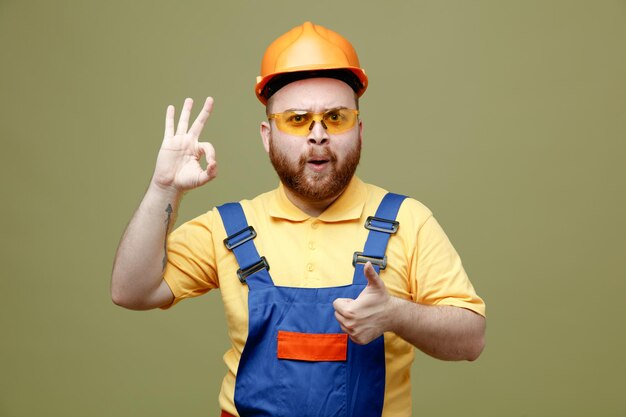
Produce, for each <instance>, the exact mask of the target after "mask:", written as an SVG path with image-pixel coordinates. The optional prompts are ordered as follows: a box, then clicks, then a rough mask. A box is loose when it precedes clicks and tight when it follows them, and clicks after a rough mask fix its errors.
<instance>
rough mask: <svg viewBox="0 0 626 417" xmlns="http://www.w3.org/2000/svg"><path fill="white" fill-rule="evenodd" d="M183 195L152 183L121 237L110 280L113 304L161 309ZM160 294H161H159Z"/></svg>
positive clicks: (133, 307) (135, 307) (134, 307)
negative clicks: (173, 230)
mask: <svg viewBox="0 0 626 417" xmlns="http://www.w3.org/2000/svg"><path fill="white" fill-rule="evenodd" d="M181 196H182V195H181V193H180V192H179V191H176V190H175V189H173V188H167V187H159V186H157V185H155V184H154V183H153V182H152V183H151V184H150V186H149V187H148V190H147V191H146V195H145V196H144V198H143V200H142V201H141V204H140V205H139V207H138V208H137V210H136V211H135V213H134V215H133V217H132V219H131V221H130V223H129V224H128V226H127V227H126V231H125V232H124V235H123V236H122V239H121V241H120V244H119V247H118V249H117V253H116V255H115V261H114V264H113V273H112V278H111V296H112V298H113V301H114V302H115V303H116V304H118V305H121V306H123V307H127V308H132V309H145V308H154V307H158V305H153V304H155V298H156V304H159V303H160V302H162V301H163V300H162V299H163V297H164V294H163V291H162V290H163V289H161V291H159V287H160V286H162V285H163V279H162V277H163V272H164V271H165V266H166V264H167V248H166V240H167V235H168V233H169V231H170V230H171V228H172V227H173V225H174V223H175V215H176V213H177V211H178V204H179V202H180V199H181ZM158 292H161V294H157V293H158Z"/></svg>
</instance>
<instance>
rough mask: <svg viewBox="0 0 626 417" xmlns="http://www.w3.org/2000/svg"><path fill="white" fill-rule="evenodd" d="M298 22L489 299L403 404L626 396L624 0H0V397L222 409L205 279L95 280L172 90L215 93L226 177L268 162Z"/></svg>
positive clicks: (372, 173) (221, 332) (57, 406)
mask: <svg viewBox="0 0 626 417" xmlns="http://www.w3.org/2000/svg"><path fill="white" fill-rule="evenodd" d="M305 20H312V21H313V22H315V23H318V24H321V25H324V26H327V27H329V28H331V29H334V30H336V31H338V32H340V33H342V34H343V35H344V36H346V37H347V38H348V39H350V40H351V41H352V43H353V44H354V46H355V47H356V48H357V50H358V52H359V56H360V59H361V63H362V65H363V67H364V68H366V70H367V73H368V75H369V76H370V83H371V84H370V88H369V89H368V91H367V93H366V94H365V96H364V97H363V100H362V101H361V109H362V118H363V120H364V126H365V134H364V149H363V152H364V154H363V158H362V162H361V165H360V167H359V175H360V176H361V177H362V178H363V179H364V180H366V181H368V182H373V183H376V184H379V185H381V186H384V187H386V188H388V189H390V190H393V191H396V192H401V193H406V194H409V195H411V196H413V197H415V198H417V199H419V200H421V201H422V202H423V203H425V204H426V205H427V206H429V207H430V208H431V209H432V210H433V211H434V213H435V215H436V216H437V218H438V219H439V221H440V222H441V223H442V225H443V226H444V229H445V230H446V232H447V233H448V235H449V237H450V238H451V240H452V242H453V243H454V245H455V247H456V248H457V250H458V251H459V252H460V254H461V256H462V258H463V261H464V265H465V267H466V269H467V271H468V273H469V274H470V277H471V278H472V281H473V283H474V285H475V287H476V288H477V290H478V292H479V293H480V294H481V295H482V296H483V297H484V298H485V300H486V302H487V313H488V332H487V347H486V349H485V351H484V353H483V355H482V356H481V357H480V359H479V360H478V361H476V362H474V363H446V362H441V361H437V360H435V359H432V358H430V357H427V356H426V355H424V354H422V353H419V352H418V353H417V355H416V363H415V365H414V367H413V392H414V395H413V398H414V409H415V410H414V415H415V416H430V417H433V416H457V415H464V416H494V417H496V416H497V417H500V416H519V417H522V416H524V417H528V416H626V399H625V389H626V365H625V363H626V361H625V360H624V358H623V356H624V352H626V335H625V330H624V329H625V328H626V325H625V323H624V322H625V318H626V305H625V303H624V301H623V298H624V294H626V268H625V267H624V259H625V255H626V220H625V212H626V210H625V209H626V204H625V203H626V198H625V190H626V167H625V164H624V159H625V156H626V145H625V139H626V2H625V1H623V0H620V1H591V0H589V1H461V0H459V1H434V0H432V1H415V2H404V1H386V2H364V1H352V0H347V1H346V0H344V1H314V2H299V1H298V2H296V1H231V2H227V1H219V2H217V1H208V0H205V1H169V2H165V1H119V0H114V1H107V2H105V1H99V2H96V1H77V0H76V1H43V0H36V1H17V0H0V51H1V52H0V54H1V57H2V58H1V59H0V60H1V62H0V127H1V133H0V140H1V141H2V146H1V148H0V149H1V151H0V155H1V156H0V174H1V176H0V178H1V179H2V204H1V209H0V210H1V222H2V223H1V229H0V234H1V236H2V238H1V245H2V246H1V252H0V253H1V256H2V258H1V261H2V269H1V270H2V275H1V281H0V295H1V297H2V303H1V307H0V330H1V334H0V416H2V417H26V416H29V417H30V416H37V417H39V416H66V417H69V416H81V417H82V416H207V415H216V414H217V410H218V404H217V394H218V390H219V384H220V382H221V378H222V376H223V374H224V372H225V367H224V365H223V364H222V362H221V355H222V353H223V352H224V351H225V349H226V347H227V345H228V343H227V337H226V330H225V327H224V322H223V313H222V305H221V301H220V297H219V294H217V293H215V294H209V295H207V296H204V297H200V298H197V299H194V300H188V301H186V302H183V303H181V304H179V305H178V306H176V307H175V308H174V309H172V310H170V311H166V312H164V311H152V312H133V311H128V310H124V309H122V308H119V307H116V306H114V305H113V303H112V302H111V300H110V295H109V280H110V271H111V265H112V261H113V257H114V254H115V250H116V247H117V243H118V240H119V238H120V236H121V234H122V232H123V230H124V227H125V225H126V223H127V222H128V220H129V218H130V216H131V215H132V213H133V211H134V209H135V208H136V206H137V205H138V203H139V201H140V199H141V197H142V195H143V192H144V190H145V188H146V186H147V184H148V181H149V179H150V176H151V172H152V169H153V164H154V161H155V157H156V154H157V151H158V147H159V145H160V141H161V138H162V132H163V120H164V115H165V108H166V106H167V104H174V105H176V106H177V108H179V107H180V105H181V104H182V101H183V100H184V98H185V97H187V96H190V97H193V98H195V99H196V101H197V102H200V101H202V100H203V99H204V97H206V96H207V95H212V96H214V97H215V101H216V104H215V111H214V114H213V115H212V117H211V119H210V122H209V124H208V125H207V127H206V128H205V131H204V132H203V135H202V136H203V138H204V139H205V140H208V141H211V142H212V143H213V144H214V146H215V148H216V150H217V156H218V164H219V171H220V172H219V176H218V178H217V179H216V180H215V181H214V182H212V183H210V184H209V185H207V186H205V187H203V188H201V189H199V190H195V191H193V192H191V193H189V194H188V195H187V196H186V197H185V199H184V201H183V203H182V207H181V210H180V215H179V223H180V222H181V221H184V220H187V219H190V218H192V217H194V216H196V215H199V214H201V213H203V212H204V211H206V210H208V209H209V208H211V207H212V206H213V205H216V204H219V203H222V202H225V201H231V200H237V199H241V198H250V197H253V196H254V195H256V194H257V193H259V192H261V191H265V190H267V189H270V188H272V187H274V186H275V185H276V184H277V177H276V176H275V174H274V172H273V170H272V168H271V165H270V164H269V163H268V160H267V156H266V154H265V152H264V151H263V148H262V146H261V141H260V139H259V136H258V125H259V122H260V121H261V120H263V115H264V112H263V110H264V109H263V107H262V106H261V105H260V104H259V103H258V102H257V100H256V98H255V97H254V94H253V84H254V80H255V76H256V75H258V71H259V66H260V60H261V56H262V53H263V51H264V49H265V47H266V46H267V45H268V44H269V43H270V42H271V41H272V40H273V39H274V38H276V37H277V36H279V35H280V34H282V33H283V32H285V31H287V30H288V29H290V28H292V27H293V26H296V25H299V24H301V23H302V22H303V21H305Z"/></svg>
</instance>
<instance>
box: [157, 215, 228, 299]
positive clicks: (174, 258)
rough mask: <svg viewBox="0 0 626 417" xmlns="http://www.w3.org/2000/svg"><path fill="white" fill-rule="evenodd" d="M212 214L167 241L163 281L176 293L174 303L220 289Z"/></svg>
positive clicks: (198, 218)
mask: <svg viewBox="0 0 626 417" xmlns="http://www.w3.org/2000/svg"><path fill="white" fill-rule="evenodd" d="M214 217H215V216H214V214H213V212H212V211H211V212H208V213H206V214H204V215H202V216H199V217H197V218H195V219H193V220H190V221H188V222H186V223H184V224H183V225H181V226H180V227H179V228H177V229H176V230H174V231H173V232H172V233H171V234H170V235H169V237H168V239H167V266H166V268H165V273H164V276H163V278H164V279H165V282H166V283H167V285H168V286H169V287H170V289H171V290H172V293H173V294H174V301H173V302H172V304H170V305H168V306H165V307H164V308H165V309H167V308H169V307H171V306H173V305H174V304H176V303H178V302H179V301H180V300H182V299H185V298H189V297H197V296H199V295H202V294H204V293H206V292H208V291H210V290H212V289H214V288H217V287H218V286H219V284H218V282H219V281H218V279H217V274H216V266H215V265H216V261H215V258H216V257H215V244H214V242H213V234H212V231H211V230H212V227H213V220H214Z"/></svg>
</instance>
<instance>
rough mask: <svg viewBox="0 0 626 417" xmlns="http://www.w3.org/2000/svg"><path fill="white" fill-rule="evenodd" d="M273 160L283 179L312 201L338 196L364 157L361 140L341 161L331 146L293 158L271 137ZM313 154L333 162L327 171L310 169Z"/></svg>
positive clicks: (282, 180) (303, 196)
mask: <svg viewBox="0 0 626 417" xmlns="http://www.w3.org/2000/svg"><path fill="white" fill-rule="evenodd" d="M269 154H270V161H271V162H272V165H273V166H274V169H275V170H276V173H277V174H278V177H279V178H280V180H281V182H282V183H283V184H284V185H285V187H287V188H289V189H290V190H291V191H292V192H294V193H296V194H298V195H299V196H300V197H301V198H304V199H306V200H310V201H322V200H327V199H331V198H334V197H337V196H338V195H339V194H341V193H342V192H343V190H345V188H346V187H347V186H348V183H350V180H351V179H352V177H353V176H354V173H355V172H356V167H357V166H358V165H359V160H360V158H361V142H360V141H358V140H357V141H356V146H355V147H354V148H353V149H351V150H350V152H349V153H348V154H347V155H346V157H345V159H344V160H343V161H342V162H338V160H337V155H335V153H334V152H332V151H331V150H330V149H328V148H326V147H324V148H323V149H321V150H320V149H313V148H312V149H311V150H310V151H309V152H308V153H307V154H305V155H302V156H300V158H299V160H298V162H296V163H293V162H290V161H289V159H288V158H287V155H285V154H284V153H283V152H282V151H281V150H280V149H279V148H278V147H277V146H276V145H275V144H274V141H273V140H271V139H270V152H269ZM311 158H315V159H325V160H327V161H328V162H327V163H328V164H329V165H330V167H329V168H330V169H328V170H326V172H319V173H318V172H310V171H308V170H307V167H306V165H307V161H308V160H310V159H311Z"/></svg>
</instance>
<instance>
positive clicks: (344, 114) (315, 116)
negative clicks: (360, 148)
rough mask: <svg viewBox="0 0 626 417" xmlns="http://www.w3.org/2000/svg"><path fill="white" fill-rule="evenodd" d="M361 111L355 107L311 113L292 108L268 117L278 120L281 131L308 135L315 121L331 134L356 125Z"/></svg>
mask: <svg viewBox="0 0 626 417" xmlns="http://www.w3.org/2000/svg"><path fill="white" fill-rule="evenodd" d="M358 115H359V111H358V110H355V109H331V110H327V111H325V112H324V113H311V112H308V111H306V110H290V111H286V112H283V113H274V114H270V115H269V116H268V119H270V120H271V119H274V120H275V121H276V127H278V129H279V130H280V131H281V132H285V133H288V134H290V135H296V136H307V135H308V134H309V132H310V131H311V130H312V129H313V125H315V122H318V123H321V124H322V126H323V127H324V129H326V131H327V132H328V133H330V134H337V133H343V132H346V131H348V130H350V129H352V128H353V127H354V125H355V124H356V121H357V116H358Z"/></svg>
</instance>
